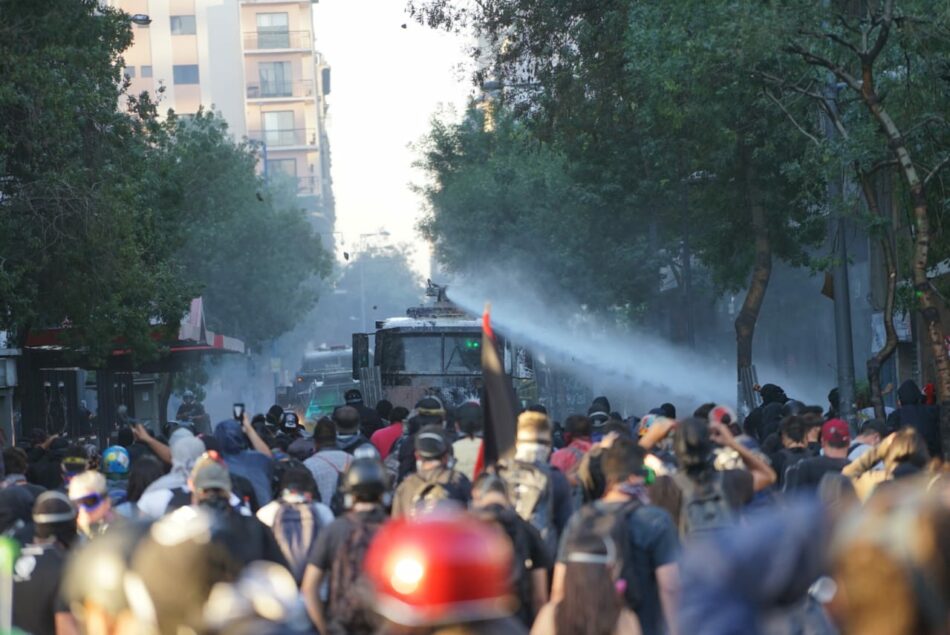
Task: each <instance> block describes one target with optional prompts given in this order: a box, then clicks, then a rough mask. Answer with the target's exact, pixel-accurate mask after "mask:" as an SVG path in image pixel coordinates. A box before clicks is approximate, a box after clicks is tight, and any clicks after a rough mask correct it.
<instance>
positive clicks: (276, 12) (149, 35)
mask: <svg viewBox="0 0 950 635" xmlns="http://www.w3.org/2000/svg"><path fill="white" fill-rule="evenodd" d="M109 4H111V5H112V6H114V7H116V8H119V9H121V10H123V11H125V12H126V13H129V14H130V15H136V14H143V15H147V16H148V17H149V18H150V19H151V22H150V23H149V24H147V25H142V24H133V26H132V28H133V30H134V35H135V40H134V43H133V45H132V46H131V47H130V48H129V49H128V50H127V51H126V52H125V53H124V59H125V64H126V70H125V72H126V76H127V77H129V79H130V81H131V86H130V92H132V93H133V94H138V93H140V92H143V91H148V92H151V93H153V95H155V96H156V97H157V96H158V95H157V91H158V89H159V87H163V89H164V90H163V92H162V95H161V97H160V99H161V102H160V109H161V110H163V111H164V110H165V109H168V108H171V109H174V110H175V112H176V113H178V114H179V115H183V116H187V115H190V114H194V113H196V112H197V111H198V109H199V108H200V107H204V108H205V109H211V110H213V111H214V112H217V113H220V114H221V115H222V116H223V117H224V119H225V121H227V123H228V126H229V128H230V129H231V131H232V132H233V134H234V136H235V138H237V139H241V138H243V137H247V138H248V139H250V140H252V141H254V142H256V143H258V144H259V145H260V155H261V170H262V171H263V173H264V175H265V176H266V177H267V179H268V180H269V181H274V182H278V181H279V182H283V183H285V184H287V186H288V187H293V188H294V189H295V190H296V192H297V195H298V196H299V197H300V202H301V206H302V207H303V208H304V209H306V210H307V212H308V214H309V215H310V218H311V222H312V224H313V226H314V229H315V230H316V231H318V232H319V233H321V234H322V235H324V236H327V237H330V236H331V234H332V232H333V225H334V221H335V217H334V216H335V215H334V204H333V192H332V184H331V179H330V149H329V142H328V139H327V133H326V113H327V102H326V97H327V95H328V94H329V92H330V67H329V66H328V65H327V63H326V61H325V60H324V59H323V56H322V55H321V54H320V53H319V52H317V51H316V49H315V47H314V38H313V11H312V1H311V0H298V1H288V0H109ZM137 22H138V21H137Z"/></svg>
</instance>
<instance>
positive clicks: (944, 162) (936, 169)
mask: <svg viewBox="0 0 950 635" xmlns="http://www.w3.org/2000/svg"><path fill="white" fill-rule="evenodd" d="M948 163H950V154H948V155H947V156H945V157H944V158H943V159H942V160H941V161H940V162H939V163H938V164H937V165H935V166H934V168H933V169H932V170H931V171H930V173H928V174H927V176H925V177H924V187H927V184H928V183H930V179H932V178H933V177H935V176H936V175H937V173H938V172H940V170H942V169H944V168H945V167H947V164H948Z"/></svg>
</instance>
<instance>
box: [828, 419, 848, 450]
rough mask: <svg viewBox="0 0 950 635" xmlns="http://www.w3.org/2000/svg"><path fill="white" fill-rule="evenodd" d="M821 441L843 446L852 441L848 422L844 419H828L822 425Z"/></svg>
mask: <svg viewBox="0 0 950 635" xmlns="http://www.w3.org/2000/svg"><path fill="white" fill-rule="evenodd" d="M821 442H822V443H831V444H833V445H836V446H839V447H842V446H845V445H847V444H848V443H850V442H851V432H850V431H849V430H848V423H847V422H846V421H844V420H842V419H828V421H825V425H823V426H821Z"/></svg>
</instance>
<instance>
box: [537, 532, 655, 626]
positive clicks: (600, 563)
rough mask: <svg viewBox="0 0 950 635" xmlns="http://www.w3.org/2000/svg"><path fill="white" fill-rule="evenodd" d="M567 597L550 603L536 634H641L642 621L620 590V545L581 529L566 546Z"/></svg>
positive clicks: (538, 623) (565, 582) (540, 615)
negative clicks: (618, 586) (617, 587)
mask: <svg viewBox="0 0 950 635" xmlns="http://www.w3.org/2000/svg"><path fill="white" fill-rule="evenodd" d="M564 552H565V574H564V598H563V599H562V600H560V601H559V602H551V603H549V604H546V605H545V606H544V608H542V609H541V612H540V613H539V614H538V618H537V619H536V620H535V622H534V625H533V627H532V628H531V633H533V634H534V635H641V633H642V631H641V630H640V621H639V620H638V619H637V616H636V614H635V613H634V612H633V611H631V610H630V608H629V607H627V605H626V604H625V603H624V598H623V596H622V595H620V594H619V593H617V590H616V583H617V581H618V578H617V572H618V562H617V547H616V546H615V545H614V543H613V541H612V540H611V539H610V538H604V537H601V536H598V535H597V534H595V533H593V532H590V533H580V534H578V535H577V536H574V537H573V538H572V540H571V542H570V544H568V545H566V547H565V549H564Z"/></svg>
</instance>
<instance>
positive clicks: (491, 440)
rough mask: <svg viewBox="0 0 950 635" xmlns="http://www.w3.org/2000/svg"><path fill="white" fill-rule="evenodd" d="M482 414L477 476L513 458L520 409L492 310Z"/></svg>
mask: <svg viewBox="0 0 950 635" xmlns="http://www.w3.org/2000/svg"><path fill="white" fill-rule="evenodd" d="M482 382H483V384H484V386H483V392H482V412H483V413H484V414H485V438H484V441H483V442H482V449H481V453H480V455H479V461H478V463H477V464H476V466H475V473H476V474H477V473H479V472H481V471H482V469H484V468H485V467H487V466H489V465H493V464H494V463H495V462H497V461H498V459H501V458H506V457H508V456H510V455H511V454H512V453H513V452H514V449H515V426H516V423H515V422H516V419H517V416H518V415H517V413H518V410H517V408H516V407H515V395H514V391H513V390H512V384H511V379H510V378H509V377H508V376H507V375H506V374H505V367H504V365H503V364H502V362H501V358H500V357H499V355H498V343H497V342H496V340H495V333H494V332H493V331H492V328H491V310H490V307H489V306H486V307H485V314H484V315H483V316H482Z"/></svg>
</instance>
